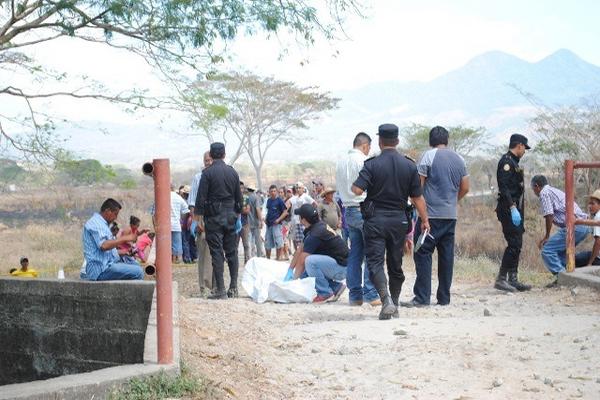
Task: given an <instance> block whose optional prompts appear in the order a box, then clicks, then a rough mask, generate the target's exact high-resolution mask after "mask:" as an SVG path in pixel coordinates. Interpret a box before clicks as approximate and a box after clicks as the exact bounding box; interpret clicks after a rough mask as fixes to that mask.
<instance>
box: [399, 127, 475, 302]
mask: <svg viewBox="0 0 600 400" xmlns="http://www.w3.org/2000/svg"><path fill="white" fill-rule="evenodd" d="M448 136H449V134H448V131H447V130H446V129H445V128H443V127H441V126H436V127H434V128H433V129H432V130H431V131H430V132H429V145H430V146H431V147H432V149H431V150H428V151H426V152H425V153H423V156H422V157H421V159H420V160H419V164H418V165H417V170H418V171H419V177H420V179H421V185H422V186H423V196H424V197H425V201H426V202H427V215H428V216H429V224H430V225H431V232H429V234H428V235H427V236H425V241H424V242H423V244H422V246H421V247H420V248H419V249H418V251H416V252H415V254H414V260H415V269H416V272H417V279H416V280H415V286H414V288H413V292H414V294H415V297H414V298H413V299H412V300H411V301H409V302H408V303H402V305H403V306H407V307H420V306H425V305H429V301H430V300H429V299H430V297H431V256H432V254H433V251H434V250H435V249H436V248H437V253H438V289H437V294H436V297H437V303H438V304H439V305H442V306H445V305H448V304H450V286H451V285H452V274H453V269H454V231H455V229H456V219H457V210H456V207H457V203H458V201H459V200H460V199H462V198H463V197H464V196H465V195H466V194H467V192H468V191H469V176H468V174H467V168H466V166H465V161H464V160H463V158H462V157H461V156H459V155H458V154H456V153H455V152H454V151H452V150H451V149H449V148H447V146H448ZM420 235H421V229H420V227H419V225H418V223H417V226H416V227H415V234H414V236H415V237H416V238H418V237H419V236H420Z"/></svg>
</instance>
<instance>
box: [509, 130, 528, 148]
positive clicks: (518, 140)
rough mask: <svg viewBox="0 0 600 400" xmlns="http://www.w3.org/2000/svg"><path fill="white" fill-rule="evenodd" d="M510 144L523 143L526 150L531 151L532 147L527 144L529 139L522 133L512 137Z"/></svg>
mask: <svg viewBox="0 0 600 400" xmlns="http://www.w3.org/2000/svg"><path fill="white" fill-rule="evenodd" d="M510 143H521V144H523V145H525V149H527V150H529V149H531V147H529V145H528V144H527V138H526V137H525V136H523V135H521V134H520V133H515V134H513V135H511V137H510Z"/></svg>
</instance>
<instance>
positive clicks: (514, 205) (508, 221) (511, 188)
mask: <svg viewBox="0 0 600 400" xmlns="http://www.w3.org/2000/svg"><path fill="white" fill-rule="evenodd" d="M530 148H531V147H529V145H528V144H527V138H526V137H525V136H523V135H520V134H518V133H515V134H514V135H512V136H511V137H510V144H509V150H508V153H506V154H504V155H503V156H502V157H501V158H500V161H498V170H497V172H496V175H497V179H498V205H497V207H496V215H497V216H498V220H499V221H500V223H501V224H502V233H503V234H504V239H506V244H507V246H506V250H504V255H503V256H502V263H501V264H500V271H499V273H498V277H497V278H496V283H495V284H494V287H495V288H496V289H499V290H504V291H507V292H515V291H517V290H518V291H525V290H529V289H531V286H529V285H525V284H523V283H521V282H519V280H518V277H517V275H518V270H519V256H520V254H521V247H522V245H523V233H524V232H525V227H524V225H523V220H524V213H523V209H524V204H525V201H524V184H523V168H521V167H520V166H519V160H520V159H521V158H522V157H523V155H525V151H526V150H529V149H530Z"/></svg>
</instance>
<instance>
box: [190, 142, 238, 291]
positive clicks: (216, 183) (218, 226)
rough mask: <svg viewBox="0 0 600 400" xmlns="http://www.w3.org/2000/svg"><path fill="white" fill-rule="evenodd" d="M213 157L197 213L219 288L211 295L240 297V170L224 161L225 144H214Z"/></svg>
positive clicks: (203, 177) (204, 179) (200, 188)
mask: <svg viewBox="0 0 600 400" xmlns="http://www.w3.org/2000/svg"><path fill="white" fill-rule="evenodd" d="M210 156H211V157H212V159H213V163H212V165H211V166H209V167H207V168H206V169H205V170H204V171H203V172H202V178H201V180H200V187H199V189H198V196H197V197H196V207H195V209H194V212H195V214H196V215H198V216H200V218H199V219H200V221H204V230H205V232H206V242H207V243H208V247H209V249H210V255H211V257H212V266H213V276H214V279H215V282H216V288H215V291H214V292H213V294H212V295H211V296H209V297H208V298H209V299H227V298H228V297H237V296H238V290H237V278H238V268H239V265H238V252H237V248H238V235H237V234H236V233H235V224H236V222H237V219H238V217H239V215H240V213H241V212H242V206H243V198H242V191H241V190H240V178H239V176H238V173H237V172H236V171H235V170H234V169H233V167H231V166H229V165H227V164H225V161H223V159H224V158H225V145H224V144H223V143H213V144H211V145H210ZM202 217H203V218H202ZM223 254H224V255H225V257H226V258H227V265H228V266H229V275H230V277H231V282H230V284H229V290H228V291H227V292H226V291H225V282H224V279H223V270H224V262H225V257H224V256H223Z"/></svg>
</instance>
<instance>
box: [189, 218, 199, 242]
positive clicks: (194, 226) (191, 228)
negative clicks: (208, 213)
mask: <svg viewBox="0 0 600 400" xmlns="http://www.w3.org/2000/svg"><path fill="white" fill-rule="evenodd" d="M196 228H198V223H197V222H196V221H195V220H192V225H191V226H190V232H191V233H192V237H193V238H194V239H196Z"/></svg>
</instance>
